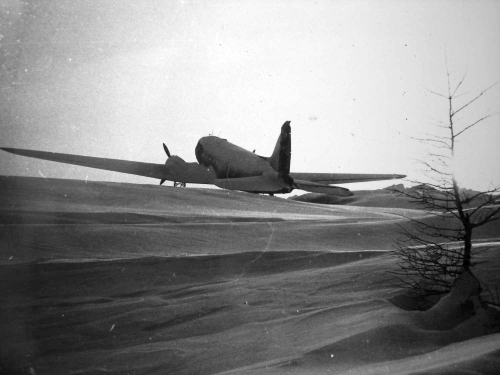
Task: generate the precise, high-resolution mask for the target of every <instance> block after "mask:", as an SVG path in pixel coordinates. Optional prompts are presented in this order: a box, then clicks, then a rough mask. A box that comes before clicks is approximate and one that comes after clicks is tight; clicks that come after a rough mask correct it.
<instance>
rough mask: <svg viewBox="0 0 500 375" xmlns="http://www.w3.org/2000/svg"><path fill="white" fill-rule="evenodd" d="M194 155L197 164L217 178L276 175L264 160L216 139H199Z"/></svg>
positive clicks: (223, 140)
mask: <svg viewBox="0 0 500 375" xmlns="http://www.w3.org/2000/svg"><path fill="white" fill-rule="evenodd" d="M195 154H196V159H197V160H198V163H200V164H201V165H203V166H205V167H207V168H208V167H212V168H213V169H214V171H215V173H216V175H217V178H240V177H254V176H262V175H268V174H269V175H273V174H274V175H277V172H276V171H275V170H274V169H273V168H272V167H271V165H270V164H269V162H268V161H267V160H266V158H264V157H261V156H259V155H256V154H254V153H253V152H250V151H248V150H245V149H244V148H242V147H239V146H236V145H235V144H232V143H231V142H228V141H227V140H225V139H221V138H218V137H214V136H208V137H203V138H201V139H200V140H199V142H198V144H197V145H196V149H195Z"/></svg>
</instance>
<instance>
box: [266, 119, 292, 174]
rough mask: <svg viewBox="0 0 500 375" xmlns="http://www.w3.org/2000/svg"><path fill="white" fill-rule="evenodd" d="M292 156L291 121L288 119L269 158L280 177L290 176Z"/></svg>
mask: <svg viewBox="0 0 500 375" xmlns="http://www.w3.org/2000/svg"><path fill="white" fill-rule="evenodd" d="M291 156H292V136H291V127H290V121H286V122H285V123H284V124H283V126H282V127H281V134H280V136H279V138H278V141H277V142H276V146H275V147H274V151H273V154H272V155H271V157H270V158H269V159H268V160H269V163H270V164H271V166H272V167H273V169H274V170H275V171H276V172H278V173H279V176H280V177H285V176H288V174H289V173H290V160H291Z"/></svg>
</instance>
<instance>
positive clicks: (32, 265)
mask: <svg viewBox="0 0 500 375" xmlns="http://www.w3.org/2000/svg"><path fill="white" fill-rule="evenodd" d="M0 190H1V198H0V224H1V226H0V263H1V265H0V283H1V284H2V288H1V289H0V298H1V306H2V309H1V310H0V343H1V361H0V363H1V366H2V367H1V370H3V371H5V372H8V371H12V372H17V373H26V374H29V373H36V374H69V373H78V374H96V373H97V374H99V373H102V374H104V373H106V374H146V373H147V374H218V373H231V374H266V373H269V374H319V373H325V374H349V373H351V374H353V373H354V374H422V373H432V374H443V373H453V374H468V373H472V372H474V373H480V374H495V373H497V372H498V371H499V369H500V360H499V357H500V334H498V333H497V334H490V335H485V336H479V337H474V335H473V334H470V333H471V332H472V331H473V330H474V327H476V326H474V325H473V324H469V326H470V327H466V328H467V332H468V333H469V334H468V335H467V334H463V332H465V330H462V331H461V332H462V334H459V333H457V332H458V331H459V330H458V328H460V327H465V326H461V325H463V324H468V322H469V323H470V322H472V321H471V320H466V321H465V322H456V323H457V324H458V325H456V326H455V327H448V326H445V325H442V326H440V325H439V324H438V326H432V327H431V326H429V324H428V322H429V321H433V322H438V318H436V317H435V316H434V320H429V319H422V317H423V316H424V315H423V314H432V313H433V312H432V310H429V311H428V312H425V313H421V312H411V311H404V310H401V309H400V308H398V307H396V306H394V305H393V304H392V303H391V302H389V301H390V300H391V299H392V298H393V297H395V296H397V295H398V294H399V293H400V290H399V289H398V288H397V287H396V286H394V285H393V282H392V280H391V279H390V275H388V274H387V273H386V271H388V270H391V269H393V268H394V267H395V264H394V261H393V260H392V259H391V258H389V257H387V256H385V254H386V253H385V250H389V249H391V246H392V241H393V239H394V238H395V236H396V223H398V222H401V220H403V219H402V218H401V217H400V216H398V214H402V213H403V211H404V213H405V215H412V216H413V215H414V216H419V215H420V216H425V215H424V213H422V212H420V211H416V210H414V211H412V210H408V209H398V208H390V209H383V208H373V207H372V208H364V207H343V206H328V207H325V206H320V205H315V204H308V203H300V202H293V201H287V200H284V199H280V198H274V197H265V196H256V195H251V194H245V193H237V192H226V191H221V190H202V189H181V188H175V189H174V188H165V187H158V186H147V185H144V186H142V185H130V184H111V183H95V182H88V183H85V181H69V180H46V179H27V178H12V177H9V178H7V177H2V178H1V179H0ZM480 234H481V238H480V239H483V240H485V241H487V240H489V239H495V238H498V237H500V230H499V228H497V227H496V226H491V227H488V228H486V229H485V230H484V231H483V232H481V233H480ZM478 239H479V238H478ZM489 242H495V241H494V240H492V241H489ZM499 250H500V247H499V246H496V245H493V246H492V247H491V248H490V249H486V250H485V251H484V252H483V253H482V254H481V255H480V256H479V258H478V260H481V261H486V262H485V263H484V264H481V265H479V266H477V267H476V269H475V273H476V275H477V276H479V277H480V278H481V279H482V280H483V281H484V282H485V283H486V284H487V285H490V286H492V285H495V284H496V285H498V282H499V276H498V275H500V255H499ZM426 324H427V325H426Z"/></svg>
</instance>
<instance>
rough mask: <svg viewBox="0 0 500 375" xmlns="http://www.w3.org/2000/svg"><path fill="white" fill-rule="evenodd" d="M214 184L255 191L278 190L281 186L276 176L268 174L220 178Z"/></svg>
mask: <svg viewBox="0 0 500 375" xmlns="http://www.w3.org/2000/svg"><path fill="white" fill-rule="evenodd" d="M213 183H214V184H215V185H216V186H218V187H220V188H222V189H228V190H243V191H250V192H257V193H259V192H260V193H273V192H278V191H280V190H281V189H283V187H282V186H281V185H280V184H279V183H278V179H277V178H273V177H270V176H269V177H268V176H254V177H241V178H227V179H226V178H220V179H217V180H214V182H213Z"/></svg>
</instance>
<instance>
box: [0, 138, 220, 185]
mask: <svg viewBox="0 0 500 375" xmlns="http://www.w3.org/2000/svg"><path fill="white" fill-rule="evenodd" d="M1 149H2V150H4V151H7V152H10V153H13V154H17V155H22V156H28V157H30V158H37V159H43V160H50V161H55V162H58V163H66V164H74V165H80V166H83V167H89V168H96V169H104V170H107V171H113V172H121V173H128V174H133V175H136V176H144V177H151V178H157V179H160V180H169V181H181V182H189V183H196V184H210V183H212V181H213V179H214V177H215V172H214V171H213V169H208V168H206V167H204V166H201V165H199V164H198V163H186V162H185V161H184V160H182V159H181V158H179V157H177V156H172V157H171V158H169V159H168V160H167V163H166V164H154V163H143V162H139V161H129V160H119V159H108V158H96V157H92V156H82V155H73V154H62V153H58V152H46V151H35V150H24V149H19V148H3V147H2V148H1Z"/></svg>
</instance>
